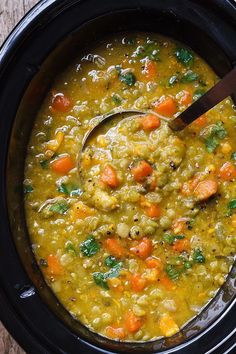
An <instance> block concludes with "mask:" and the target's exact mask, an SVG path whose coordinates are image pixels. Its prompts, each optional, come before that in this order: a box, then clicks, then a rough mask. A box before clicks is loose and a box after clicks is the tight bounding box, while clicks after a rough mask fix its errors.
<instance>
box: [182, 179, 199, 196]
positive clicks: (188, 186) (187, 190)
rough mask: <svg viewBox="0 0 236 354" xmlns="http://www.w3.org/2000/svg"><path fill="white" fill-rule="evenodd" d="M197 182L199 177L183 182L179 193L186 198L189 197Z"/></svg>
mask: <svg viewBox="0 0 236 354" xmlns="http://www.w3.org/2000/svg"><path fill="white" fill-rule="evenodd" d="M199 181H200V175H196V176H194V177H193V178H192V179H190V180H189V181H187V182H184V183H183V185H182V188H181V193H182V194H183V195H186V196H189V195H191V194H192V192H193V191H194V189H195V188H196V187H197V185H198V183H199Z"/></svg>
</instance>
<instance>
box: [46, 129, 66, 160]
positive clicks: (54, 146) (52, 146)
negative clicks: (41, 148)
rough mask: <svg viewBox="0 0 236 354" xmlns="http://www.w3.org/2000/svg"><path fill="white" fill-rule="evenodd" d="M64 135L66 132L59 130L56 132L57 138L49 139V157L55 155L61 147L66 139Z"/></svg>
mask: <svg viewBox="0 0 236 354" xmlns="http://www.w3.org/2000/svg"><path fill="white" fill-rule="evenodd" d="M64 135H65V134H64V133H63V132H61V131H59V132H57V133H56V135H55V139H53V140H49V141H48V142H47V143H46V149H47V151H46V153H45V155H46V156H47V157H52V156H53V155H54V153H55V152H56V151H57V150H58V149H59V147H60V146H61V144H62V142H63V140H64ZM48 150H49V151H48Z"/></svg>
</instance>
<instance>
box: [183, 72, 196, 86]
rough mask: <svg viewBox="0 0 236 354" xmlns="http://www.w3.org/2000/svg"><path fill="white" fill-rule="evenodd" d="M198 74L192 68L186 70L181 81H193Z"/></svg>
mask: <svg viewBox="0 0 236 354" xmlns="http://www.w3.org/2000/svg"><path fill="white" fill-rule="evenodd" d="M198 77H199V75H198V74H197V73H195V72H194V71H192V70H188V71H187V72H186V73H185V74H184V75H183V77H182V79H181V82H183V83H188V82H194V81H196V80H197V79H198Z"/></svg>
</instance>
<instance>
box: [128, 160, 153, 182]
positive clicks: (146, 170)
mask: <svg viewBox="0 0 236 354" xmlns="http://www.w3.org/2000/svg"><path fill="white" fill-rule="evenodd" d="M152 172H153V168H152V166H151V165H149V163H148V162H146V161H145V160H142V161H139V162H138V163H137V165H135V166H134V167H132V168H131V173H132V175H133V177H134V179H135V181H136V182H142V181H143V180H144V178H145V177H147V176H149V175H151V174H152Z"/></svg>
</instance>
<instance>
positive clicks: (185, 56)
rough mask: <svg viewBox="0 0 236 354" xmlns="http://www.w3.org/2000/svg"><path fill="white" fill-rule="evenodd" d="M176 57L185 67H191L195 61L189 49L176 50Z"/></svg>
mask: <svg viewBox="0 0 236 354" xmlns="http://www.w3.org/2000/svg"><path fill="white" fill-rule="evenodd" d="M175 56H176V58H177V60H178V61H179V62H180V63H182V64H183V65H184V66H191V65H192V64H193V61H194V56H193V53H192V52H191V51H190V50H188V49H187V48H180V47H179V48H176V50H175Z"/></svg>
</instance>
